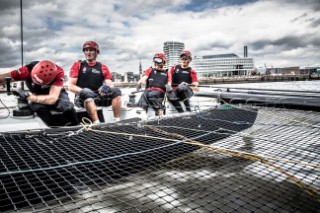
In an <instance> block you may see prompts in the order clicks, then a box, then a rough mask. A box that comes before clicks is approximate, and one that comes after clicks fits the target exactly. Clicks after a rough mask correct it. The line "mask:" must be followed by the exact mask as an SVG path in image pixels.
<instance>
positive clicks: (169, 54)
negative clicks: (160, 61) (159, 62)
mask: <svg viewBox="0 0 320 213" xmlns="http://www.w3.org/2000/svg"><path fill="white" fill-rule="evenodd" d="M182 50H184V43H182V42H177V41H166V42H164V44H163V52H164V54H165V55H166V58H167V64H166V67H167V68H170V67H172V66H174V65H176V64H179V59H180V54H181V52H182Z"/></svg>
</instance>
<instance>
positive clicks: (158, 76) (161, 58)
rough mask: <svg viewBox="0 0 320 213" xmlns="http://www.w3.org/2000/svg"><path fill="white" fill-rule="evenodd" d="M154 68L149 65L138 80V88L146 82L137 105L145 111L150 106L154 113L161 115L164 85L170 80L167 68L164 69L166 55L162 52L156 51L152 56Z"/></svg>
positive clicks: (162, 112) (162, 111)
mask: <svg viewBox="0 0 320 213" xmlns="http://www.w3.org/2000/svg"><path fill="white" fill-rule="evenodd" d="M153 62H154V68H152V67H150V68H149V69H147V70H146V71H145V72H144V75H143V76H142V78H141V79H140V80H139V81H138V90H139V89H141V85H142V84H146V90H145V91H144V92H143V94H142V95H141V97H140V99H139V101H138V106H140V107H142V108H143V109H144V110H145V111H146V112H147V111H148V108H149V106H150V107H152V108H153V109H154V110H155V112H156V115H159V116H163V114H164V105H163V100H164V96H165V92H166V85H167V83H168V82H169V81H170V79H169V76H168V72H167V70H165V69H164V65H165V64H166V57H165V55H164V54H163V53H156V54H155V55H154V57H153Z"/></svg>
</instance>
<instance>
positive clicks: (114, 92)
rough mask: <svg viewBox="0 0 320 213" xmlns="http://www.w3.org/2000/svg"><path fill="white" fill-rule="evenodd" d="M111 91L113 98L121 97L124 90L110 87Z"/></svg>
mask: <svg viewBox="0 0 320 213" xmlns="http://www.w3.org/2000/svg"><path fill="white" fill-rule="evenodd" d="M110 91H111V93H112V97H113V98H116V97H119V96H121V95H122V92H121V90H120V89H119V88H114V87H113V88H110Z"/></svg>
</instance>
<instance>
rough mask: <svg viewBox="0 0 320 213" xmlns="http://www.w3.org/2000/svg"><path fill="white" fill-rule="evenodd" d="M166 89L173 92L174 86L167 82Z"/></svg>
mask: <svg viewBox="0 0 320 213" xmlns="http://www.w3.org/2000/svg"><path fill="white" fill-rule="evenodd" d="M166 91H167V93H169V92H172V87H171V85H170V84H166Z"/></svg>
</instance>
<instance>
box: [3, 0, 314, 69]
mask: <svg viewBox="0 0 320 213" xmlns="http://www.w3.org/2000/svg"><path fill="white" fill-rule="evenodd" d="M19 7H20V0H1V8H0V20H1V21H0V71H2V72H3V71H9V70H10V69H13V68H17V67H20V66H21V43H20V41H21V39H20V8H19ZM23 35H24V53H23V54H24V58H23V60H24V64H25V63H27V62H30V61H33V60H42V59H51V60H53V61H55V62H56V63H57V64H58V65H60V66H62V67H63V68H64V69H65V71H69V69H70V67H71V65H72V64H73V62H74V61H76V60H79V59H84V56H83V53H82V44H83V43H84V42H85V41H86V40H95V41H96V42H97V43H98V44H99V45H100V48H101V54H100V55H99V56H98V60H99V61H101V62H102V63H104V64H106V65H107V66H108V67H109V68H110V70H111V71H115V72H119V73H124V72H127V71H133V72H136V73H138V69H139V62H140V61H141V63H142V67H143V69H146V68H148V67H149V66H150V65H152V62H151V61H152V57H153V55H154V53H157V52H162V51H163V43H164V42H166V41H179V42H183V43H184V44H185V47H186V49H189V50H190V51H191V52H192V53H193V54H194V55H197V56H203V55H212V54H225V53H235V54H237V55H239V56H240V57H243V46H244V45H247V46H248V57H252V58H253V59H254V61H255V66H256V67H261V66H263V65H264V64H266V65H267V66H268V67H271V66H274V67H284V66H300V67H304V66H315V65H316V66H318V65H319V64H320V0H303V1H300V0H265V1H263V0H260V1H253V0H238V1H237V0H162V1H151V0H150V1H146V0H127V1H125V0H107V1H106V0H51V1H50V0H23ZM191 66H192V63H191Z"/></svg>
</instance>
